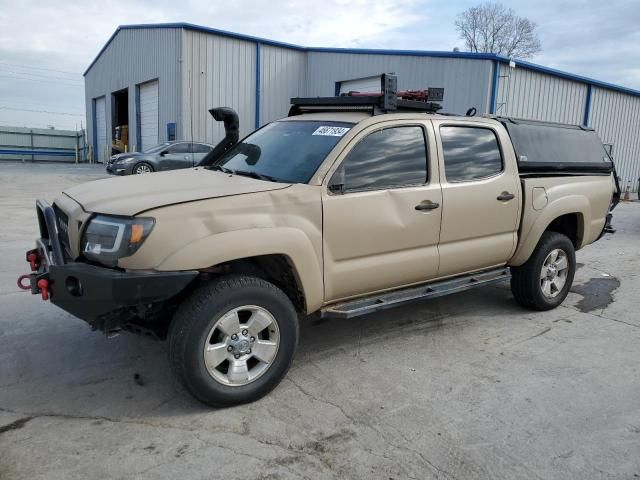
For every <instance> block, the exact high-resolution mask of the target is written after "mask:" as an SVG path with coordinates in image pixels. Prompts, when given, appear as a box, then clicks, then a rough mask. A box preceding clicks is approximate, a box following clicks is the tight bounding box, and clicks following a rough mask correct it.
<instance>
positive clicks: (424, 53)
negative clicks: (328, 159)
mask: <svg viewBox="0 0 640 480" xmlns="http://www.w3.org/2000/svg"><path fill="white" fill-rule="evenodd" d="M155 28H184V29H186V30H193V31H197V32H204V33H212V34H214V35H220V36H223V37H229V38H235V39H238V40H246V41H248V42H255V43H260V44H262V45H270V46H273V47H282V48H290V49H292V50H298V51H302V52H318V53H355V54H361V55H395V56H412V57H440V58H468V59H474V60H494V61H497V62H502V63H509V61H510V60H512V59H510V58H508V57H505V56H503V55H496V54H495V53H473V52H438V51H428V50H387V49H375V48H374V49H371V48H322V47H303V46H301V45H294V44H292V43H286V42H279V41H276V40H269V39H267V38H260V37H254V36H253V35H244V34H242V33H235V32H229V31H227V30H220V29H217V28H211V27H203V26H201V25H194V24H192V23H184V22H178V23H152V24H136V25H120V26H119V27H118V28H117V29H116V31H115V32H113V35H111V37H109V40H107V43H105V45H104V46H103V47H102V48H101V49H100V51H99V52H98V54H97V55H96V57H95V58H94V59H93V61H92V62H91V63H90V64H89V66H88V67H87V69H86V70H85V71H84V73H83V74H82V75H83V76H85V75H86V74H87V73H88V72H89V70H91V67H93V65H94V64H95V63H96V62H97V61H98V58H100V56H101V55H102V53H103V52H104V51H105V50H106V49H107V47H108V46H109V44H110V43H111V42H112V41H113V39H114V38H115V36H116V35H117V34H118V32H120V30H134V29H155ZM513 61H514V62H515V64H516V67H520V68H526V69H528V70H533V71H536V72H541V73H546V74H548V75H552V76H554V77H560V78H564V79H567V80H573V81H575V82H580V83H585V84H587V85H593V86H595V87H600V88H604V89H607V90H614V91H617V92H621V93H626V94H629V95H634V96H636V97H640V90H634V89H632V88H628V87H623V86H621V85H616V84H613V83H608V82H603V81H600V80H595V79H593V78H589V77H583V76H582V75H575V74H573V73H568V72H563V71H562V70H556V69H555V68H550V67H545V66H542V65H538V64H536V63H531V62H527V61H524V60H513Z"/></svg>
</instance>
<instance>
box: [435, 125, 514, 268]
mask: <svg viewBox="0 0 640 480" xmlns="http://www.w3.org/2000/svg"><path fill="white" fill-rule="evenodd" d="M433 125H434V128H435V132H436V137H437V148H438V156H439V161H440V172H441V185H442V228H441V232H440V242H439V244H438V250H439V252H440V268H439V270H438V276H439V277H444V276H450V275H456V274H460V273H465V272H469V271H473V270H479V269H483V268H488V267H493V266H499V265H503V264H505V263H506V262H507V260H508V259H509V258H510V257H511V255H512V254H513V252H514V250H515V247H516V235H517V229H518V219H519V215H520V205H521V200H522V199H521V193H520V179H519V176H518V172H517V169H516V167H515V163H516V162H515V154H514V152H513V148H512V147H511V143H510V141H509V138H508V136H507V134H506V132H504V130H503V129H502V128H500V127H499V126H498V125H496V124H494V123H491V122H486V123H484V122H472V121H468V122H450V121H449V122H448V121H446V120H434V121H433Z"/></svg>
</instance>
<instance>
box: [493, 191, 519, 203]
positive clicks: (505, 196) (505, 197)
mask: <svg viewBox="0 0 640 480" xmlns="http://www.w3.org/2000/svg"><path fill="white" fill-rule="evenodd" d="M514 197H515V195H514V194H513V193H509V192H502V193H501V194H500V195H498V198H497V200H500V201H501V202H503V201H505V200H513V198H514Z"/></svg>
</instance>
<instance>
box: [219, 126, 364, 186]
mask: <svg viewBox="0 0 640 480" xmlns="http://www.w3.org/2000/svg"><path fill="white" fill-rule="evenodd" d="M352 126H353V124H352V123H346V122H325V121H315V120H314V121H305V120H294V121H281V122H273V123H270V124H268V125H266V126H265V127H263V128H261V129H260V130H257V131H255V132H254V133H252V134H251V135H249V136H248V137H247V138H245V139H244V140H243V141H241V142H240V143H237V144H236V145H234V146H233V148H231V150H229V151H228V152H226V153H225V154H224V155H222V157H220V159H219V160H218V161H217V162H216V164H215V165H214V166H213V167H211V168H214V169H219V170H223V171H229V172H230V173H236V174H238V175H248V176H254V177H256V178H263V179H265V180H271V181H276V182H286V183H307V182H308V181H309V180H310V179H311V177H312V176H313V174H314V173H315V172H316V170H317V169H318V167H319V166H320V164H321V163H322V162H323V160H324V159H325V157H326V156H327V154H328V153H329V152H330V151H331V149H332V148H333V147H335V145H336V144H337V143H338V142H339V141H340V139H341V138H342V137H343V136H344V134H345V133H347V132H348V131H349V129H350V128H351V127H352Z"/></svg>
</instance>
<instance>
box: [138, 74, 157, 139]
mask: <svg viewBox="0 0 640 480" xmlns="http://www.w3.org/2000/svg"><path fill="white" fill-rule="evenodd" d="M139 107H140V150H141V151H145V150H146V149H148V148H150V147H153V146H154V145H157V144H158V143H159V142H158V131H159V129H158V81H157V80H154V81H153V82H148V83H143V84H142V85H140V105H139Z"/></svg>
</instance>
